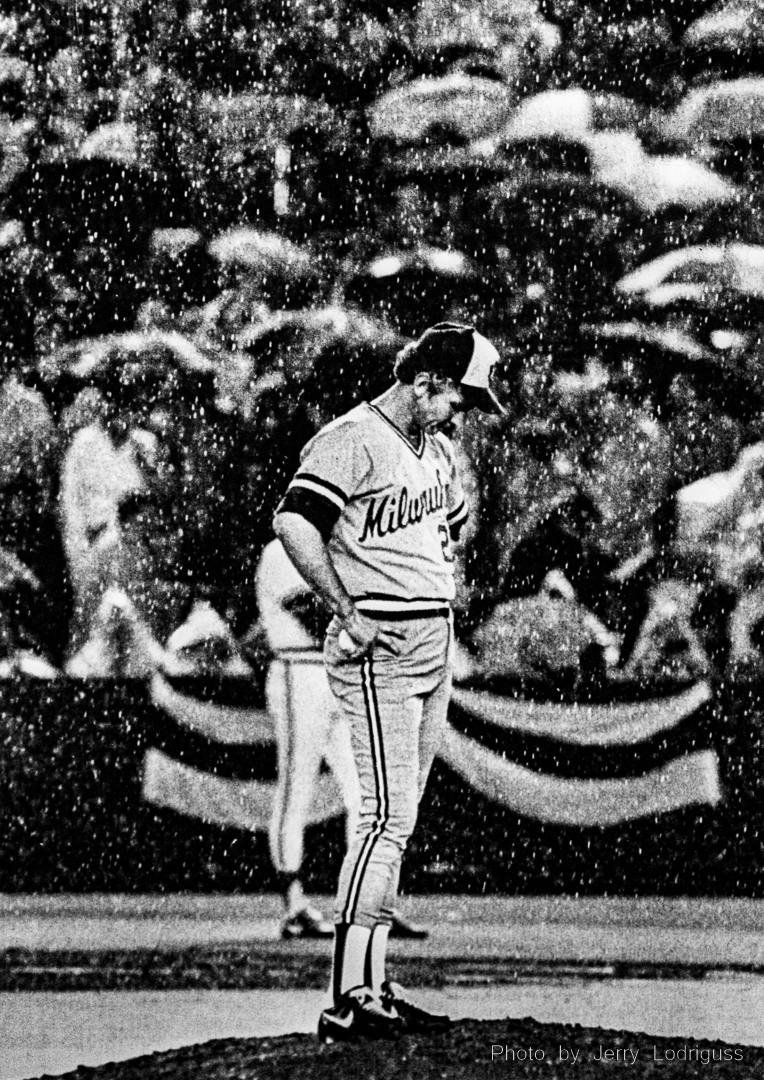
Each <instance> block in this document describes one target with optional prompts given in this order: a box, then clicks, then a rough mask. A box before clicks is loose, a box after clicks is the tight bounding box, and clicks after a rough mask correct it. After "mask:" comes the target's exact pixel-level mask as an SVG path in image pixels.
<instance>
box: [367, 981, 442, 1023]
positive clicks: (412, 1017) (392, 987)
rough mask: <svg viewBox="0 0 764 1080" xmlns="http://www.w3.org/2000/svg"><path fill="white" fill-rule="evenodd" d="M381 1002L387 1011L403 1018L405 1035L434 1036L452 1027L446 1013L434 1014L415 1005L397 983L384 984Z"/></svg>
mask: <svg viewBox="0 0 764 1080" xmlns="http://www.w3.org/2000/svg"><path fill="white" fill-rule="evenodd" d="M380 1000H381V1002H382V1004H383V1006H385V1007H386V1008H387V1009H390V1010H391V1012H395V1013H396V1014H397V1015H398V1016H399V1017H400V1018H401V1027H402V1031H403V1034H404V1035H413V1034H421V1035H426V1034H431V1033H432V1034H434V1033H435V1032H438V1031H445V1030H446V1029H447V1028H449V1027H451V1017H450V1016H446V1014H445V1013H432V1012H428V1011H427V1009H422V1008H420V1006H419V1005H414V1003H413V1002H412V1001H409V999H408V998H407V997H406V994H405V991H404V989H403V987H402V986H400V985H399V984H398V983H396V982H383V983H382V994H381V997H380Z"/></svg>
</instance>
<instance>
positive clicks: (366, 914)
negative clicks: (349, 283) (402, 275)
mask: <svg viewBox="0 0 764 1080" xmlns="http://www.w3.org/2000/svg"><path fill="white" fill-rule="evenodd" d="M497 359H498V354H497V352H496V350H495V349H494V347H493V346H492V345H491V343H490V342H489V341H487V340H486V339H485V338H484V337H483V336H482V335H481V334H478V333H477V332H476V331H475V330H474V328H472V327H468V326H458V325H455V324H452V323H440V324H438V325H437V326H434V327H431V328H430V329H429V330H427V331H425V333H424V334H423V335H422V337H421V338H419V340H418V341H416V342H412V343H410V344H409V345H408V346H406V347H405V348H404V349H403V350H402V351H401V353H399V354H398V357H397V359H396V364H395V370H394V374H395V379H396V381H395V383H394V384H393V385H392V386H391V387H390V389H389V390H387V391H385V393H383V394H382V395H381V396H380V397H378V398H376V399H375V400H374V401H373V402H371V403H364V404H362V405H359V406H358V407H356V408H355V409H353V410H351V411H350V412H349V413H347V414H346V415H345V416H343V417H340V418H339V419H337V420H334V421H333V422H332V423H330V424H328V425H327V426H326V427H325V428H323V429H322V430H321V431H320V432H319V433H318V434H317V435H316V436H315V438H313V439H312V440H311V441H310V442H309V443H308V445H307V446H306V447H305V449H304V451H303V454H302V457H301V464H300V467H299V469H298V471H297V473H296V475H295V477H294V478H293V480H292V482H291V484H290V486H289V488H288V490H287V493H286V495H285V497H284V499H283V501H282V503H281V504H280V506H279V509H278V511H277V514H276V517H275V519H274V528H275V530H276V534H277V535H278V536H279V537H280V538H281V540H282V542H283V544H284V547H285V548H286V551H287V553H288V554H289V556H290V558H291V559H292V560H293V561H294V563H295V565H296V566H297V568H298V570H299V571H300V573H301V574H302V576H303V577H304V578H305V579H306V581H308V582H309V583H310V585H311V586H312V587H313V588H314V590H315V591H316V593H317V594H318V596H319V597H320V598H321V599H322V600H323V601H324V603H325V604H326V605H327V607H328V608H329V609H330V610H332V611H333V612H334V615H335V618H334V619H333V620H332V623H331V624H330V627H329V630H328V633H327V637H326V643H325V648H324V657H325V661H326V666H327V671H328V674H329V682H330V685H331V688H332V692H333V693H334V695H335V698H336V700H337V702H338V703H339V704H340V706H341V708H342V710H343V712H344V714H345V715H346V717H347V718H348V720H349V723H350V730H351V735H352V745H353V752H354V756H355V762H356V766H357V769H358V775H359V779H360V784H361V811H360V815H359V823H358V828H357V830H356V833H355V836H354V838H353V842H352V843H351V845H350V847H349V849H348V852H347V854H346V857H345V860H344V862H343V866H342V871H341V874H340V881H339V886H338V891H337V905H336V910H335V950H334V969H333V977H332V984H333V985H332V991H333V997H334V1005H333V1006H332V1007H330V1008H328V1009H325V1010H324V1011H323V1012H322V1014H321V1018H320V1020H319V1037H320V1038H322V1039H323V1040H324V1041H333V1040H335V1039H348V1038H354V1037H355V1036H357V1035H359V1034H360V1035H367V1036H381V1037H389V1036H394V1035H396V1034H397V1033H398V1032H399V1031H401V1030H408V1031H415V1030H424V1029H432V1028H438V1027H443V1026H445V1025H447V1024H448V1023H449V1021H448V1018H447V1017H443V1016H435V1015H433V1014H431V1013H428V1012H426V1011H425V1010H423V1009H420V1008H418V1007H417V1006H415V1005H413V1004H412V1003H411V1002H409V1001H408V1000H407V999H406V997H405V995H404V994H403V992H402V991H401V989H400V987H398V986H397V984H394V983H390V982H388V981H387V980H386V979H385V953H386V945H387V936H388V933H389V929H390V923H391V918H392V909H393V904H394V901H395V896H396V893H397V888H398V879H399V874H400V866H401V859H402V856H403V852H404V850H405V847H406V844H407V842H408V839H409V837H410V835H411V832H412V831H413V828H414V824H415V821H416V816H417V810H418V803H419V799H420V797H421V795H422V791H423V789H424V785H425V783H426V780H427V776H428V773H429V770H430V766H431V763H432V760H433V756H434V753H435V750H436V747H437V743H438V739H439V736H440V734H441V731H442V729H443V726H444V724H445V719H446V711H447V707H448V700H449V695H450V688H451V655H452V647H453V632H452V618H451V601H452V599H453V597H454V569H453V555H452V553H451V541H452V539H454V538H455V537H456V536H457V535H458V532H459V529H460V527H461V526H462V524H463V523H464V521H465V520H466V518H467V507H466V503H465V499H464V495H463V492H462V487H461V483H460V480H459V476H458V474H457V469H456V465H455V458H454V453H453V449H452V447H451V444H450V442H449V440H448V439H447V438H446V437H445V436H444V435H443V434H442V432H441V430H440V429H441V428H442V427H443V426H445V425H447V424H449V423H450V422H451V421H452V420H453V418H454V416H455V415H456V414H457V413H459V412H461V411H464V410H466V409H468V408H470V407H472V406H473V405H474V406H478V407H479V408H481V409H483V410H485V411H487V412H501V411H502V409H501V406H500V405H499V403H498V402H497V400H496V398H495V397H494V396H493V394H492V392H491V390H490V385H489V378H490V374H491V369H492V367H493V365H494V363H495V362H496V360H497Z"/></svg>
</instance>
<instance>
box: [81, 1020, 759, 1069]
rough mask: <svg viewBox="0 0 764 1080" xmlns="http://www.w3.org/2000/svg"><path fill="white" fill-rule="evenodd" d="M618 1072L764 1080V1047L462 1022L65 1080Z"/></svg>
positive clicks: (209, 1046) (530, 1023) (230, 1047)
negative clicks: (437, 1029) (431, 1031)
mask: <svg viewBox="0 0 764 1080" xmlns="http://www.w3.org/2000/svg"><path fill="white" fill-rule="evenodd" d="M613 1066H616V1067H619V1068H622V1067H625V1068H626V1069H627V1070H628V1076H629V1077H630V1080H647V1078H649V1080H658V1078H660V1080H675V1078H678V1077H680V1076H681V1077H694V1076H703V1077H706V1078H713V1080H733V1078H734V1080H754V1078H755V1080H759V1078H760V1077H761V1076H764V1048H761V1047H750V1046H734V1045H732V1044H729V1043H720V1042H709V1041H705V1040H693V1039H666V1038H657V1037H652V1036H650V1035H645V1034H642V1033H640V1034H637V1033H634V1032H628V1031H606V1030H603V1029H601V1028H582V1027H579V1026H578V1025H563V1024H539V1023H536V1021H534V1020H532V1019H524V1020H514V1019H513V1020H510V1019H507V1020H481V1021H478V1020H463V1021H460V1022H459V1023H456V1024H454V1026H453V1028H452V1029H451V1030H450V1031H449V1032H448V1033H447V1034H446V1035H437V1036H431V1037H429V1038H424V1037H413V1036H407V1037H406V1038H402V1039H399V1040H397V1041H395V1042H366V1041H363V1042H359V1043H354V1044H347V1045H341V1044H335V1045H334V1046H322V1045H320V1044H319V1042H318V1041H317V1039H316V1038H315V1036H313V1035H284V1036H280V1037H279V1038H273V1039H225V1040H216V1041H214V1042H208V1043H204V1044H202V1045H200V1046H190V1047H184V1048H183V1049H181V1050H171V1051H166V1052H164V1053H159V1054H152V1055H150V1056H147V1057H140V1058H134V1059H133V1060H132V1061H125V1062H121V1063H116V1064H115V1063H112V1064H109V1065H103V1066H100V1067H98V1068H79V1069H77V1070H76V1071H75V1072H72V1073H67V1074H66V1080H74V1078H75V1077H76V1078H77V1080H186V1078H193V1080H298V1078H303V1077H310V1078H311V1080H388V1078H389V1080H393V1078H395V1080H402V1078H411V1080H436V1078H437V1080H481V1078H482V1077H484V1076H485V1077H488V1076H491V1077H494V1078H495V1077H497V1076H501V1075H505V1076H512V1077H523V1078H524V1080H541V1078H543V1080H556V1078H557V1077H568V1076H570V1077H573V1076H575V1077H576V1080H589V1078H594V1077H597V1078H599V1077H603V1076H607V1075H608V1070H612V1068H613ZM504 1069H506V1071H505V1072H503V1070H504ZM611 1075H612V1073H611Z"/></svg>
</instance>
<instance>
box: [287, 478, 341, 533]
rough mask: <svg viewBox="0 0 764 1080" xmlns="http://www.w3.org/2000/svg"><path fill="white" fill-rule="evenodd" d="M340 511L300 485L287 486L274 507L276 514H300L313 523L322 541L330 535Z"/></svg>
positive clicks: (331, 503)
mask: <svg viewBox="0 0 764 1080" xmlns="http://www.w3.org/2000/svg"><path fill="white" fill-rule="evenodd" d="M340 512H341V511H340V509H339V507H338V506H336V505H335V503H333V502H331V501H330V500H329V499H325V498H324V497H323V496H322V495H319V494H318V493H317V492H315V491H308V490H306V489H305V488H301V487H292V488H289V490H288V491H287V493H286V495H285V496H284V498H283V499H282V500H281V502H280V503H279V505H278V507H277V509H276V513H277V514H284V513H287V514H300V515H301V516H302V517H304V518H305V519H306V521H309V522H310V523H311V525H315V527H316V528H317V529H318V531H319V532H320V533H321V538H322V540H323V541H324V543H326V542H327V541H328V540H329V537H330V536H331V535H332V530H333V529H334V526H335V525H336V523H337V519H338V518H339V516H340Z"/></svg>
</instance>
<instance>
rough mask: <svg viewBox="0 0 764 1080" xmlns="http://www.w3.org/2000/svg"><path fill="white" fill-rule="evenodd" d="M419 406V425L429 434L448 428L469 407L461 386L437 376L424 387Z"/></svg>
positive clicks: (431, 378)
mask: <svg viewBox="0 0 764 1080" xmlns="http://www.w3.org/2000/svg"><path fill="white" fill-rule="evenodd" d="M417 406H418V411H417V416H416V421H417V424H418V426H419V427H420V428H421V429H422V430H423V431H429V432H434V431H438V430H440V429H441V428H444V427H448V426H449V425H450V424H451V423H452V422H453V420H454V417H455V416H457V415H458V414H459V413H462V412H465V411H466V409H467V408H468V407H469V406H468V405H467V403H466V402H465V400H464V393H463V391H462V388H461V387H460V386H458V385H457V384H456V383H454V382H453V381H452V380H451V379H440V378H438V377H437V376H435V375H432V376H430V377H429V380H428V382H427V383H426V384H425V385H424V387H423V393H422V394H421V396H420V397H418V399H417Z"/></svg>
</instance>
